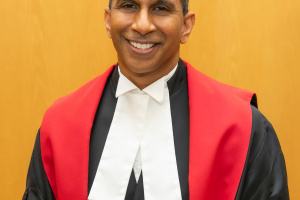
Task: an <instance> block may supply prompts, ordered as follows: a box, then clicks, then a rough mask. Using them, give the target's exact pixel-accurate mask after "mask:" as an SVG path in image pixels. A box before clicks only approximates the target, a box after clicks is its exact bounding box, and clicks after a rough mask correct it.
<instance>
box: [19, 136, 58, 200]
mask: <svg viewBox="0 0 300 200" xmlns="http://www.w3.org/2000/svg"><path fill="white" fill-rule="evenodd" d="M22 200H55V197H54V194H53V192H52V189H51V186H50V184H49V181H48V178H47V176H46V173H45V170H44V166H43V163H42V157H41V148H40V131H38V134H37V137H36V140H35V144H34V149H33V153H32V156H31V160H30V165H29V169H28V174H27V180H26V190H25V193H24V195H23V198H22Z"/></svg>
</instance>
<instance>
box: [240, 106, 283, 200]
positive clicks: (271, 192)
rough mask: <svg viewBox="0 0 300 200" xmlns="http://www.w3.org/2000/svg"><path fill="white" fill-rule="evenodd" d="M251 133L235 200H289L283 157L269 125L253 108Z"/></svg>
mask: <svg viewBox="0 0 300 200" xmlns="http://www.w3.org/2000/svg"><path fill="white" fill-rule="evenodd" d="M252 118H253V122H252V132H251V139H250V144H249V149H248V154H247V159H246V163H245V167H244V171H243V174H242V178H241V181H240V184H239V188H238V191H237V194H236V198H235V200H271V199H272V200H288V199H289V191H288V184H287V173H286V167H285V161H284V156H283V153H282V150H281V147H280V144H279V141H278V138H277V136H276V133H275V131H274V129H273V127H272V125H271V124H270V122H269V121H268V120H267V119H266V118H265V117H264V116H263V115H262V114H261V113H260V112H259V111H258V110H257V109H256V108H255V107H253V106H252Z"/></svg>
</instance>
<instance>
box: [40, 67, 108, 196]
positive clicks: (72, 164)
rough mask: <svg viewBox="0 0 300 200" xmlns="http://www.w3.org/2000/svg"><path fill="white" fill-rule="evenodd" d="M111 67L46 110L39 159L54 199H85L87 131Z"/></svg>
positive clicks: (41, 132)
mask: <svg viewBox="0 0 300 200" xmlns="http://www.w3.org/2000/svg"><path fill="white" fill-rule="evenodd" d="M112 69H113V67H111V68H110V69H109V70H107V71H106V72H105V73H104V74H103V75H101V76H100V77H97V78H95V79H94V80H92V81H90V82H89V83H87V84H86V85H84V86H83V87H81V88H80V89H78V90H77V91H76V92H74V93H72V94H70V95H68V96H66V97H63V98H61V99H58V100H57V101H56V102H55V103H54V104H53V105H52V106H51V107H50V108H49V109H48V110H47V111H46V113H45V116H44V118H43V122H42V126H41V131H40V140H41V154H42V161H43V165H44V168H45V172H46V174H47V177H48V180H49V183H50V185H51V188H52V190H53V193H54V195H55V198H56V200H65V199H72V200H84V199H87V191H88V190H87V185H88V163H89V143H90V133H91V128H92V125H93V121H94V116H95V113H96V110H97V107H98V104H99V100H100V98H101V95H102V91H103V88H104V86H105V83H106V80H107V78H108V76H109V75H110V73H111V71H112Z"/></svg>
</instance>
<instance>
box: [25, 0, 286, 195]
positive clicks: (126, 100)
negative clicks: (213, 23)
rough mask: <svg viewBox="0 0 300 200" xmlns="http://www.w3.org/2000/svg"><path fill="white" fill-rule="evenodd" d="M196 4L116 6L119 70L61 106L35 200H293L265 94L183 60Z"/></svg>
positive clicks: (38, 146)
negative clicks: (261, 103) (261, 100)
mask: <svg viewBox="0 0 300 200" xmlns="http://www.w3.org/2000/svg"><path fill="white" fill-rule="evenodd" d="M187 8H188V0H111V1H110V2H109V7H108V8H106V9H105V25H106V30H107V34H108V36H109V37H110V38H111V39H112V41H113V44H114V47H115V49H116V51H117V54H118V64H117V65H114V66H112V67H110V68H109V69H108V70H107V72H105V73H104V74H103V75H101V76H99V77H97V78H96V79H94V80H92V81H90V82H89V83H87V84H85V85H84V86H82V87H81V88H79V89H78V90H77V91H75V92H74V93H72V94H70V95H68V96H66V97H63V98H61V99H59V100H57V101H56V102H55V103H54V104H53V105H52V106H51V107H50V108H49V109H48V110H47V112H46V114H45V116H44V119H43V122H42V125H41V128H40V130H39V132H38V134H37V139H36V142H35V147H34V150H33V154H32V158H31V162H30V166H29V170H28V176H27V184H26V186H27V187H26V191H25V194H24V196H23V200H25V199H29V200H37V199H39V200H54V199H57V200H84V199H90V200H123V199H125V200H143V199H145V200H166V199H168V200H169V199H170V200H189V199H190V200H233V199H235V200H248V199H249V200H250V199H251V200H254V199H259V200H266V199H278V200H279V199H280V200H285V199H289V194H288V187H287V176H286V169H285V163H284V157H283V154H282V151H281V148H280V145H279V142H278V139H277V137H276V134H275V132H274V130H273V128H272V126H271V124H270V123H269V122H268V121H267V120H266V118H265V117H264V116H263V115H262V114H261V113H260V112H259V111H258V110H257V108H256V106H257V105H256V99H255V95H254V94H253V93H251V92H248V91H245V90H241V89H238V88H234V87H231V86H228V85H225V84H222V83H219V82H217V81H214V80H212V79H211V78H209V77H207V76H205V75H203V74H202V73H200V72H198V71H197V70H195V69H194V68H193V67H192V66H191V65H190V64H189V63H187V62H184V61H182V60H181V59H180V58H179V50H180V44H184V43H186V42H187V40H188V37H189V35H190V33H191V31H192V28H193V26H194V23H195V14H194V13H193V12H188V9H187Z"/></svg>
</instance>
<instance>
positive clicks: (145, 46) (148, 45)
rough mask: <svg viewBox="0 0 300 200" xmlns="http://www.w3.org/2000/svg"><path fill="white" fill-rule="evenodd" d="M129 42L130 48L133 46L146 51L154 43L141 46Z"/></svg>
mask: <svg viewBox="0 0 300 200" xmlns="http://www.w3.org/2000/svg"><path fill="white" fill-rule="evenodd" d="M129 42H130V44H131V45H132V46H134V47H135V48H137V49H140V50H147V49H150V48H152V47H154V46H155V44H154V43H149V44H141V43H137V42H132V41H129Z"/></svg>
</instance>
